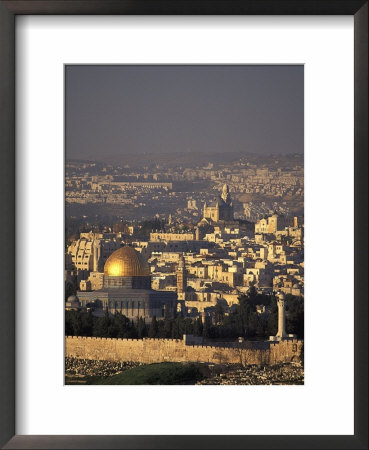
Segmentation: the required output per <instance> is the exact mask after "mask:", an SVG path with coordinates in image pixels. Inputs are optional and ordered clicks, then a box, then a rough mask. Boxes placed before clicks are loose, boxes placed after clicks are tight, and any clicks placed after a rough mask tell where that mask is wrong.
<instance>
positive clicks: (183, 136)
mask: <svg viewBox="0 0 369 450" xmlns="http://www.w3.org/2000/svg"><path fill="white" fill-rule="evenodd" d="M303 85H304V72H303V66H302V65H295V66H289V65H285V66H283V65H275V66H273V65H268V66H260V65H257V66H256V65H227V66H219V65H214V66H213V65H207V66H198V65H188V66H166V65H162V66H160V65H159V66H158V65H153V66H147V65H123V66H122V65H111V66H106V65H96V66H90V65H86V66H83V65H69V66H67V67H66V88H65V94H66V158H67V160H73V159H83V160H98V161H104V162H111V163H118V164H123V163H124V157H125V156H126V155H137V154H142V153H143V154H147V155H150V154H158V153H164V154H170V153H179V154H183V153H199V152H200V153H202V152H205V153H228V152H229V153H232V152H236V153H245V152H251V153H256V154H258V155H269V154H274V155H275V154H289V153H300V154H302V153H303V139H304V133H303V121H304V98H303V94H304V88H303Z"/></svg>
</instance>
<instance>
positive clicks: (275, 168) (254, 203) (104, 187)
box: [65, 155, 304, 222]
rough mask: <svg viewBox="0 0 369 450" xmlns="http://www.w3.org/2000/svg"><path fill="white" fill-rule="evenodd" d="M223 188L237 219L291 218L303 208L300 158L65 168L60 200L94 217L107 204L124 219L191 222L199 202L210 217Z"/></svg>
mask: <svg viewBox="0 0 369 450" xmlns="http://www.w3.org/2000/svg"><path fill="white" fill-rule="evenodd" d="M200 184H201V186H200ZM224 184H227V186H228V188H229V192H230V193H231V194H232V197H233V214H234V217H236V218H238V219H246V220H252V221H256V220H258V219H259V218H260V217H262V216H263V215H265V214H269V212H270V211H274V210H276V211H277V212H278V213H279V214H283V215H293V214H295V212H296V211H297V212H298V211H302V207H303V197H304V174H303V159H302V157H301V156H299V155H295V157H290V158H283V157H281V158H280V159H276V160H274V159H268V160H259V159H257V158H254V159H252V158H248V159H247V160H246V159H242V158H241V159H240V160H239V161H233V162H220V163H217V164H213V163H209V164H208V165H206V166H201V165H199V167H191V168H186V167H182V166H174V167H172V166H170V165H168V166H164V165H163V166H161V165H159V164H157V165H156V167H154V168H153V167H150V168H149V167H143V168H140V169H138V168H129V167H115V168H113V167H111V166H109V165H103V166H102V167H97V166H96V164H86V163H80V164H77V163H68V164H67V167H66V186H65V195H66V204H67V207H68V206H73V205H77V206H79V207H88V205H93V208H94V211H96V212H98V211H100V210H101V211H102V210H104V207H106V206H107V205H110V207H114V208H116V210H117V211H118V212H121V213H122V216H124V218H125V219H127V220H134V219H138V220H143V219H148V218H150V217H153V216H154V215H155V214H158V215H159V216H161V217H162V218H164V217H165V218H166V217H168V214H169V213H171V214H172V217H173V219H175V220H177V221H181V220H182V221H192V222H196V221H198V220H200V219H201V218H202V216H203V212H204V209H203V205H204V203H206V208H205V209H207V210H208V211H209V213H210V209H211V208H212V206H211V202H212V201H213V197H214V194H215V193H217V192H218V191H219V190H221V189H222V186H223V185H224ZM163 199H165V201H163ZM123 212H124V213H123ZM207 214H208V213H206V211H205V215H207Z"/></svg>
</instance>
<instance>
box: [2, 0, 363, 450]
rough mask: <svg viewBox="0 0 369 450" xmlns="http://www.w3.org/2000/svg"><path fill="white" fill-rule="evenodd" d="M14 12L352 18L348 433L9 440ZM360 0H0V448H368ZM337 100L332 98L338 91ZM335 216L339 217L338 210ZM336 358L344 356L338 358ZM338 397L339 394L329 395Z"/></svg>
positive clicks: (12, 413)
mask: <svg viewBox="0 0 369 450" xmlns="http://www.w3.org/2000/svg"><path fill="white" fill-rule="evenodd" d="M19 14H113V15H116V14H124V15H131V14H148V15H159V14H160V15H169V14H175V15H176V14H186V15H197V14H203V15H230V14H232V15H254V14H258V15H265V14H268V15H325V14H329V15H342V14H347V15H353V16H354V42H355V49H354V59H355V89H354V101H355V108H354V112H355V130H354V138H355V144H354V165H355V185H354V189H355V199H354V206H355V226H354V230H355V243H354V249H355V257H354V263H355V275H354V283H355V290H354V307H355V313H354V319H355V325H354V326H355V329H354V335H355V349H354V357H355V363H354V370H355V374H354V382H355V389H354V401H355V414H354V430H355V431H354V435H352V436H351V435H350V436H331V435H326V436H293V435H291V436H249V435H247V436H246V435H238V436H188V435H186V436H132V435H124V436H17V435H15V399H16V392H15V373H16V372H15V370H16V367H15V327H16V324H15V292H16V277H15V245H16V242H15V225H16V217H15V193H16V191H15V161H16V158H15V139H16V137H15V55H14V54H15V17H16V16H17V15H19ZM368 56H369V55H368V1H367V0H366V1H365V0H81V1H80V0H42V1H34V0H27V1H20V0H11V1H0V230H1V233H0V239H1V244H0V245H1V247H0V248H1V250H2V254H1V258H0V275H1V278H0V279H1V290H0V293H1V300H0V349H1V350H0V351H1V354H0V355H1V357H0V445H2V446H3V448H7V449H15V448H17V449H26V448H27V449H36V448H37V449H51V448H54V449H59V448H60V449H61V448H65V449H67V448H68V449H72V448H73V449H82V448H83V449H96V448H110V449H159V448H160V449H221V448H227V449H243V448H245V449H246V448H247V449H292V448H294V449H313V448H317V449H318V448H319V449H367V448H368V276H367V273H368V208H367V206H368ZM338 95H339V94H338ZM338 213H339V212H338ZM343 360H344V358H343ZM337 395H339V393H337Z"/></svg>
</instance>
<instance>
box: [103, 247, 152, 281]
mask: <svg viewBox="0 0 369 450" xmlns="http://www.w3.org/2000/svg"><path fill="white" fill-rule="evenodd" d="M104 275H109V276H111V277H144V276H149V275H150V269H149V266H148V264H147V262H146V261H145V260H144V258H143V257H142V256H141V255H140V254H139V253H138V252H137V251H136V250H135V249H134V248H132V247H122V248H120V249H119V250H116V251H115V252H114V253H112V254H111V255H110V256H109V258H108V259H107V260H106V263H105V266H104Z"/></svg>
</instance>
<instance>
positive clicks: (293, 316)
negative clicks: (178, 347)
mask: <svg viewBox="0 0 369 450" xmlns="http://www.w3.org/2000/svg"><path fill="white" fill-rule="evenodd" d="M256 305H265V306H266V308H267V312H266V313H265V314H259V313H257V312H256ZM277 327H278V307H277V302H276V298H275V296H274V295H263V294H258V293H257V292H256V290H254V289H250V291H249V292H248V293H247V294H246V295H242V296H240V297H239V304H238V305H235V306H234V307H233V308H232V311H231V312H230V313H229V314H225V311H224V308H223V307H222V305H221V304H220V303H218V304H217V305H216V306H215V312H214V316H213V319H211V318H210V317H207V318H205V321H204V322H202V320H201V318H200V317H197V318H190V317H183V316H182V315H180V314H178V315H177V316H176V317H174V318H172V317H165V318H164V319H161V320H157V319H156V317H153V319H152V322H151V323H150V325H148V324H146V323H145V321H144V319H142V318H139V319H138V320H136V321H132V320H130V319H128V318H127V317H126V316H124V315H123V314H121V313H115V314H114V315H110V314H109V313H108V312H107V311H106V312H105V315H104V316H103V317H95V316H94V315H93V314H92V312H91V311H90V312H87V313H86V312H77V311H66V312H65V335H66V336H95V337H110V338H128V339H137V338H138V339H140V338H143V337H150V338H166V339H170V338H171V339H182V336H183V334H193V335H195V336H202V337H204V338H205V339H236V338H238V337H244V338H246V339H268V338H269V336H274V335H275V334H276V332H277ZM286 331H287V333H291V334H296V335H297V337H298V338H299V339H303V338H304V300H303V298H302V297H296V296H293V295H289V294H287V295H286Z"/></svg>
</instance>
